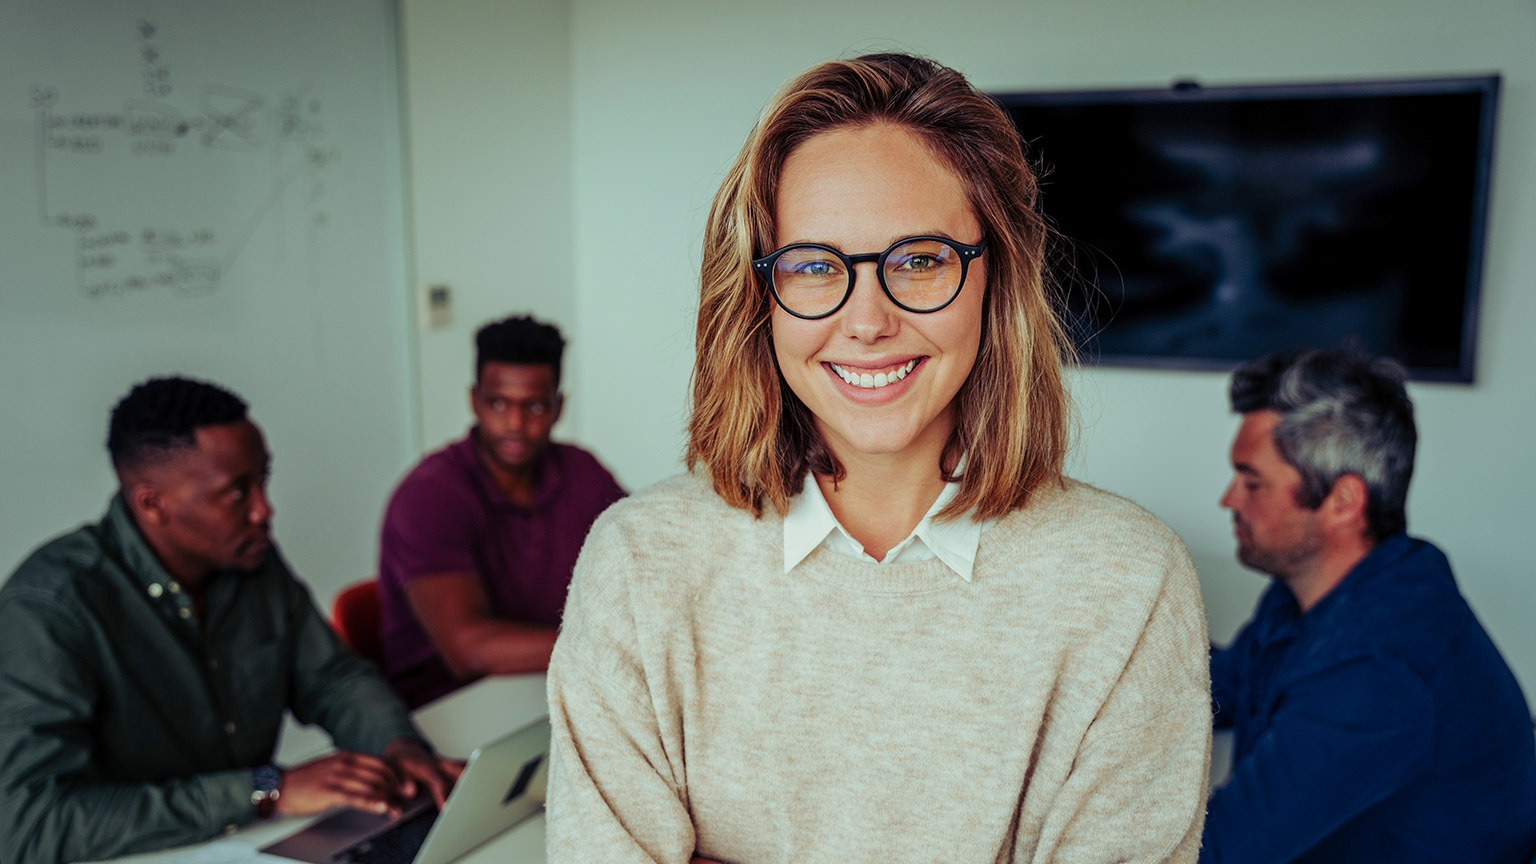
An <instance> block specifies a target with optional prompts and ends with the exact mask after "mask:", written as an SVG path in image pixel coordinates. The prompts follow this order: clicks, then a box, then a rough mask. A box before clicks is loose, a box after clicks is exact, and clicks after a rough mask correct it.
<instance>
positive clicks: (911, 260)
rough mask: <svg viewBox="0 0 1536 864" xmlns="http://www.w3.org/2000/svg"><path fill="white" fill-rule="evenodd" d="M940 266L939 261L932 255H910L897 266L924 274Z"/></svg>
mask: <svg viewBox="0 0 1536 864" xmlns="http://www.w3.org/2000/svg"><path fill="white" fill-rule="evenodd" d="M938 264H939V261H938V259H937V258H935V257H934V256H932V255H908V256H907V257H905V258H903V259H901V263H900V264H899V265H897V266H898V268H899V269H902V270H915V271H918V272H922V271H924V270H932V269H933V268H934V267H937V266H938Z"/></svg>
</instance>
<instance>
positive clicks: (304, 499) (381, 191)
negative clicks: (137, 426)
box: [0, 0, 418, 603]
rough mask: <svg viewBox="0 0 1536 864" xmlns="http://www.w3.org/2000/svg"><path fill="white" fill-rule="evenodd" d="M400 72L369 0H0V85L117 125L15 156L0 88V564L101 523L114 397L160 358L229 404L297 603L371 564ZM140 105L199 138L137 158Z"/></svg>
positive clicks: (393, 365)
mask: <svg viewBox="0 0 1536 864" xmlns="http://www.w3.org/2000/svg"><path fill="white" fill-rule="evenodd" d="M146 33H149V34H152V35H149V36H147V35H145V34H146ZM146 49H152V51H153V52H154V56H156V57H158V58H159V59H158V61H157V62H158V63H159V64H161V65H160V67H159V68H160V70H161V71H163V72H164V77H163V78H159V79H158V80H160V81H163V82H165V83H166V84H167V85H169V86H168V90H167V91H162V92H158V93H156V94H155V95H154V97H153V98H150V96H149V94H148V93H147V92H146V89H147V88H146V87H145V74H146V73H149V74H158V73H156V72H154V71H152V70H151V69H146V68H144V67H145V66H147V65H148V62H149V61H148V60H147V57H148V56H149V51H147V50H146ZM397 64H398V55H397V52H396V16H395V8H394V4H393V2H392V0H336V2H328V3H325V4H321V5H317V4H313V3H307V2H304V0H281V2H279V0H271V2H264V3H244V4H237V3H223V4H209V3H203V2H200V0H132V2H123V0H65V2H60V0H5V2H0V80H4V81H7V82H13V83H14V84H15V86H16V87H18V88H27V89H30V88H34V87H36V88H53V89H54V90H55V92H56V94H57V101H56V102H54V103H53V105H52V108H50V111H52V112H53V116H54V117H55V118H56V119H58V118H65V117H69V116H71V115H74V116H82V115H84V116H92V117H108V118H114V122H116V124H117V125H99V126H97V127H95V129H94V131H92V132H91V133H90V134H89V135H85V136H83V137H85V138H86V139H87V140H90V139H92V138H94V139H95V140H96V143H97V145H98V146H99V149H85V150H80V151H75V152H70V151H68V150H61V149H59V148H57V147H54V148H50V149H49V150H48V151H46V152H38V150H37V146H36V142H37V141H38V138H39V132H38V130H39V128H40V125H39V124H40V121H39V116H38V113H37V111H35V110H34V108H33V106H32V104H31V99H30V98H29V97H26V96H25V95H24V93H25V92H26V90H24V89H11V90H10V91H9V94H10V95H9V96H7V97H6V98H3V99H0V580H3V579H5V578H7V577H8V576H9V573H10V571H11V569H12V568H13V567H14V566H15V565H16V564H17V563H19V562H20V561H21V559H22V557H23V556H24V555H25V554H27V553H28V552H29V551H30V550H31V549H33V548H35V547H36V546H38V545H39V544H41V543H42V542H43V541H44V540H46V539H47V538H49V537H51V536H55V535H57V534H61V533H63V532H65V531H67V530H70V529H72V528H73V527H75V526H76V525H78V524H80V523H82V522H86V521H95V520H96V519H98V518H100V515H101V513H102V511H103V510H104V509H105V507H106V505H107V501H108V499H109V496H110V495H111V494H112V493H113V491H114V489H115V487H116V485H117V483H116V478H115V477H114V476H113V473H112V468H111V465H110V463H109V461H108V458H107V453H106V450H105V447H104V446H103V444H104V442H105V440H106V430H107V418H108V413H109V411H110V410H111V408H112V405H113V404H114V403H115V402H116V401H117V400H118V399H120V398H122V396H123V395H124V394H125V393H126V392H127V391H128V389H129V387H130V386H131V385H132V384H133V383H135V382H137V381H140V380H143V379H145V378H148V377H150V376H156V375H168V374H177V373H179V374H184V375H191V376H195V377H201V378H208V379H212V380H215V381H218V382H220V383H222V384H224V385H226V386H228V387H230V388H232V389H233V390H235V391H236V392H238V393H240V394H241V395H242V396H244V397H245V398H246V399H247V400H248V401H249V403H250V406H251V415H252V417H253V418H254V419H255V421H256V422H257V423H258V424H260V425H261V427H262V429H263V430H264V431H265V432H266V436H267V444H268V447H269V449H270V450H271V451H272V454H273V465H274V473H273V478H272V487H271V493H272V498H273V501H274V506H275V511H276V517H275V521H274V525H275V530H276V535H277V538H278V541H279V543H280V544H281V546H282V548H283V551H284V553H285V554H286V555H287V557H288V560H289V561H290V563H292V565H293V566H294V569H295V570H296V571H297V572H298V573H299V574H300V575H301V576H303V577H305V578H306V579H307V580H308V581H309V583H310V584H311V586H313V588H314V591H315V594H316V596H317V598H318V599H319V600H320V601H321V602H322V603H327V602H328V601H329V599H330V597H331V595H332V594H334V593H335V591H336V590H338V589H339V588H341V587H342V586H343V585H346V584H347V583H350V582H354V581H356V580H358V579H361V578H363V577H364V576H366V575H367V574H368V573H369V572H370V571H371V570H372V569H373V566H374V564H373V561H374V558H375V557H376V553H375V551H374V545H375V543H376V540H375V538H376V537H377V532H378V527H377V526H378V509H377V508H378V504H377V503H376V502H378V501H380V500H381V499H382V497H383V496H384V495H385V494H386V493H387V492H388V489H389V484H390V482H391V481H392V480H393V477H394V475H395V474H396V472H398V471H400V470H402V468H403V467H404V466H405V465H407V464H409V462H410V461H411V460H412V459H413V458H414V456H415V451H416V449H417V448H416V447H415V444H414V442H413V441H412V438H411V435H410V429H411V425H412V420H413V418H414V417H415V416H416V415H417V413H418V411H417V407H416V405H415V404H414V402H413V400H412V399H411V398H410V391H409V390H408V389H407V387H406V386H405V381H406V380H407V379H408V377H409V376H410V374H411V368H412V365H413V364H412V362H411V359H410V353H409V351H408V350H407V346H406V343H407V337H408V332H407V324H406V320H407V317H408V314H407V310H406V304H405V300H404V298H405V294H406V283H405V256H404V254H403V250H404V246H405V237H406V226H405V221H406V206H405V202H404V195H403V191H404V190H403V184H402V181H401V172H402V170H403V166H404V159H403V155H402V153H401V146H400V134H399V133H400V128H401V123H400V114H399V110H400V92H399V86H398V85H399V69H398V65H397ZM237 99H238V108H239V110H238V111H237V110H234V106H236V105H237V102H236V100H237ZM155 115H158V116H162V117H167V118H176V119H177V120H178V121H184V122H185V123H186V124H187V129H188V130H189V131H190V130H201V131H191V134H183V135H175V136H171V135H167V136H166V137H165V138H164V139H161V140H160V142H159V143H160V144H163V145H164V147H163V149H162V148H160V147H147V148H141V146H140V145H142V144H144V143H146V141H147V139H144V138H136V139H135V140H130V134H131V133H129V132H128V128H129V124H128V123H126V122H123V118H125V117H128V116H137V117H148V116H155ZM235 118H238V120H239V122H238V123H236V122H234V121H235ZM223 120H228V121H230V122H229V125H227V126H226V125H225V124H224V123H222V122H220V123H215V121H223ZM62 213H69V214H73V216H74V217H75V219H79V218H80V217H82V216H86V215H88V216H90V217H91V218H92V219H95V220H96V227H95V228H94V229H92V230H90V231H84V230H81V231H76V230H73V229H71V228H69V227H65V226H61V225H60V224H59V220H58V218H57V217H58V216H59V215H60V214H62ZM40 217H42V218H40ZM176 235H180V237H181V238H182V241H180V242H177V241H175V240H173V239H170V238H172V237H174V236H176ZM115 236H120V237H121V238H122V240H121V241H115V240H111V238H112V237H115ZM199 236H200V237H202V238H203V239H201V240H194V239H193V238H194V237H199ZM145 238H148V239H145ZM85 243H90V244H91V245H92V248H95V249H103V250H110V253H111V259H112V262H113V263H111V264H110V265H109V266H105V267H103V266H98V265H94V264H93V265H92V266H90V267H86V266H85V265H84V264H83V263H82V262H81V261H80V257H81V256H80V255H79V253H78V249H79V248H81V246H80V245H77V244H85ZM179 260H186V261H187V262H188V263H190V264H192V265H194V266H193V267H190V268H182V267H180V266H179V265H178V264H177V263H176V262H177V261H179ZM189 274H196V276H195V278H193V279H187V278H186V276H187V275H189ZM141 280H142V281H141ZM162 280H163V281H162ZM166 283H169V285H170V286H171V287H167V285H166ZM88 284H95V285H102V284H111V285H114V286H116V287H117V288H121V289H123V290H121V291H111V292H108V293H105V294H101V295H98V296H92V295H91V294H90V293H89V292H87V291H85V290H82V289H84V288H85V286H86V285H88ZM134 284H139V285H140V286H141V287H137V288H134V287H131V286H133V285H134ZM143 286H147V287H143Z"/></svg>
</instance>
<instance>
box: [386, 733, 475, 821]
mask: <svg viewBox="0 0 1536 864" xmlns="http://www.w3.org/2000/svg"><path fill="white" fill-rule="evenodd" d="M384 758H385V759H387V760H388V761H389V764H390V765H392V766H393V767H394V769H395V774H396V775H397V776H398V777H399V778H400V797H401V798H402V799H405V800H410V799H411V798H415V797H416V796H417V795H418V794H420V793H421V792H423V791H424V792H426V793H427V794H428V795H431V796H432V801H433V803H435V804H436V805H437V807H438V809H439V810H441V809H442V807H443V802H444V801H446V800H448V790H449V789H452V788H453V784H454V781H456V780H458V779H459V775H460V774H461V773H463V772H464V763H463V762H458V761H455V760H452V759H441V758H438V757H437V756H436V755H434V754H433V753H432V751H431V750H428V749H427V748H426V746H425V745H423V744H422V743H421V742H420V741H417V740H415V739H412V738H396V739H395V740H394V741H391V742H389V746H387V747H385V748H384Z"/></svg>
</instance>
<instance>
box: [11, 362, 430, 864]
mask: <svg viewBox="0 0 1536 864" xmlns="http://www.w3.org/2000/svg"><path fill="white" fill-rule="evenodd" d="M107 448H108V450H109V451H110V453H111V455H112V463H113V466H114V468H115V469H116V471H117V477H118V481H119V490H118V492H117V494H116V495H114V496H113V498H112V502H111V504H110V506H109V508H108V510H107V514H106V516H105V517H104V518H103V519H102V520H101V521H100V522H98V523H96V524H94V525H87V526H85V527H82V528H80V529H79V530H77V531H74V532H73V533H70V534H66V535H64V536H63V537H60V538H58V539H56V540H53V541H52V542H50V543H48V544H46V545H44V546H42V547H41V548H40V549H38V550H37V551H36V552H34V553H33V554H32V555H31V556H30V557H28V558H27V560H26V561H24V562H23V563H22V564H21V566H20V567H19V568H18V569H17V570H16V572H15V574H14V575H12V576H11V578H10V579H9V580H8V581H7V582H6V583H5V585H4V586H0V861H5V862H7V864H57V862H65V861H81V860H97V859H102V858H109V857H113V856H117V855H124V854H128V853H134V852H145V851H149V850H153V849H160V848H164V847H167V846H174V845H179V844H183V843H190V842H193V841H197V840H203V839H207V838H209V837H213V836H216V835H218V834H220V833H221V832H232V831H234V830H236V829H237V828H238V827H239V826H241V825H244V824H246V823H248V822H251V821H252V820H255V819H257V818H265V817H270V816H272V815H274V814H302V813H316V812H319V811H322V810H327V809H330V808H332V807H336V806H348V807H354V808H358V809H363V810H369V811H373V812H381V813H382V812H391V811H397V810H398V809H399V804H400V803H401V802H402V801H404V800H406V799H408V798H411V797H413V796H414V795H415V794H416V793H417V791H418V790H425V791H426V792H428V793H429V794H431V795H432V797H433V798H435V799H436V800H437V801H438V802H439V803H441V802H442V801H443V799H444V795H445V794H446V792H447V790H448V787H449V785H451V783H452V777H453V776H455V775H456V774H457V770H458V769H457V767H455V766H453V765H450V764H448V763H443V762H440V761H439V760H438V759H436V758H435V757H434V756H433V755H432V754H431V752H430V751H429V750H428V749H427V747H426V745H425V744H424V743H423V742H422V740H421V737H420V735H419V734H418V733H417V731H416V729H415V728H414V727H413V726H412V725H411V722H410V720H409V719H408V718H407V716H406V712H405V706H404V705H403V704H401V702H400V700H399V698H398V697H397V696H395V694H394V693H392V692H391V691H390V689H389V685H388V684H386V683H385V681H384V680H383V678H381V677H380V676H379V674H378V672H377V671H376V670H374V669H373V667H371V666H370V665H368V664H367V663H366V662H364V661H363V660H361V659H360V658H358V657H357V656H355V655H353V654H352V653H351V652H350V651H347V650H346V649H345V648H344V647H342V645H341V643H340V642H339V641H338V640H337V638H336V635H335V634H334V633H332V632H331V629H330V627H329V626H328V625H327V624H326V622H325V620H324V619H323V618H321V617H320V615H319V613H318V612H317V611H316V610H315V606H314V603H313V601H312V600H311V598H310V595H309V591H308V590H307V589H306V588H305V587H304V586H303V585H301V584H299V583H298V582H297V581H296V580H295V579H294V577H293V574H292V573H290V572H289V570H288V567H287V565H286V564H285V563H284V562H283V559H282V557H281V556H280V555H279V554H278V551H277V548H276V547H275V546H274V545H273V544H272V537H271V520H272V504H271V502H270V501H269V500H268V498H267V491H266V486H267V477H268V474H269V471H270V464H271V460H270V458H269V456H268V454H267V448H266V444H265V442H264V441H263V439H262V435H261V430H260V429H258V428H257V427H256V424H254V423H252V422H251V421H250V420H249V419H247V417H246V406H245V403H244V402H243V401H241V400H240V398H239V397H237V396H235V395H234V394H232V393H230V392H228V391H227V390H224V389H222V388H220V387H217V386H215V385H212V384H207V383H204V382H201V381H192V380H188V379H185V378H159V379H152V380H149V381H146V382H144V383H142V384H140V385H138V386H136V387H134V388H133V390H132V391H130V392H129V393H128V395H127V396H125V397H124V398H123V399H122V401H121V402H119V403H118V404H117V407H116V408H115V409H113V411H112V420H111V428H110V431H109V433H108V440H107ZM284 709H289V710H291V711H292V712H293V714H294V716H295V717H297V718H298V719H299V720H301V721H303V722H307V723H318V724H320V725H321V726H322V727H324V728H325V729H326V730H327V731H328V732H330V733H331V736H332V737H333V738H334V739H335V742H336V745H337V747H338V748H340V751H339V752H337V753H334V754H332V755H329V756H325V757H322V758H320V759H316V760H313V761H311V762H308V763H306V764H303V765H299V766H297V767H293V768H289V769H287V770H282V769H279V768H277V767H276V766H275V765H273V764H271V760H272V754H273V748H274V746H275V744H276V742H277V736H278V731H279V729H280V728H281V725H282V720H283V712H284Z"/></svg>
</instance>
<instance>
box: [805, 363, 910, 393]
mask: <svg viewBox="0 0 1536 864" xmlns="http://www.w3.org/2000/svg"><path fill="white" fill-rule="evenodd" d="M827 365H829V366H831V367H832V371H833V372H836V373H837V377H839V378H841V379H843V380H844V381H846V382H848V383H849V384H851V385H853V386H854V387H863V388H864V389H866V390H879V389H880V388H881V387H885V386H887V385H890V384H895V383H896V382H897V381H900V380H902V379H903V378H905V377H907V375H908V374H910V373H911V372H912V370H913V369H915V368H917V361H916V360H909V361H907V363H906V365H905V366H900V367H898V368H897V369H896V371H894V372H876V373H874V374H873V375H871V374H870V373H868V372H862V373H861V372H850V371H848V370H847V369H844V368H843V367H841V366H839V365H837V364H836V363H829V364H827Z"/></svg>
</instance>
